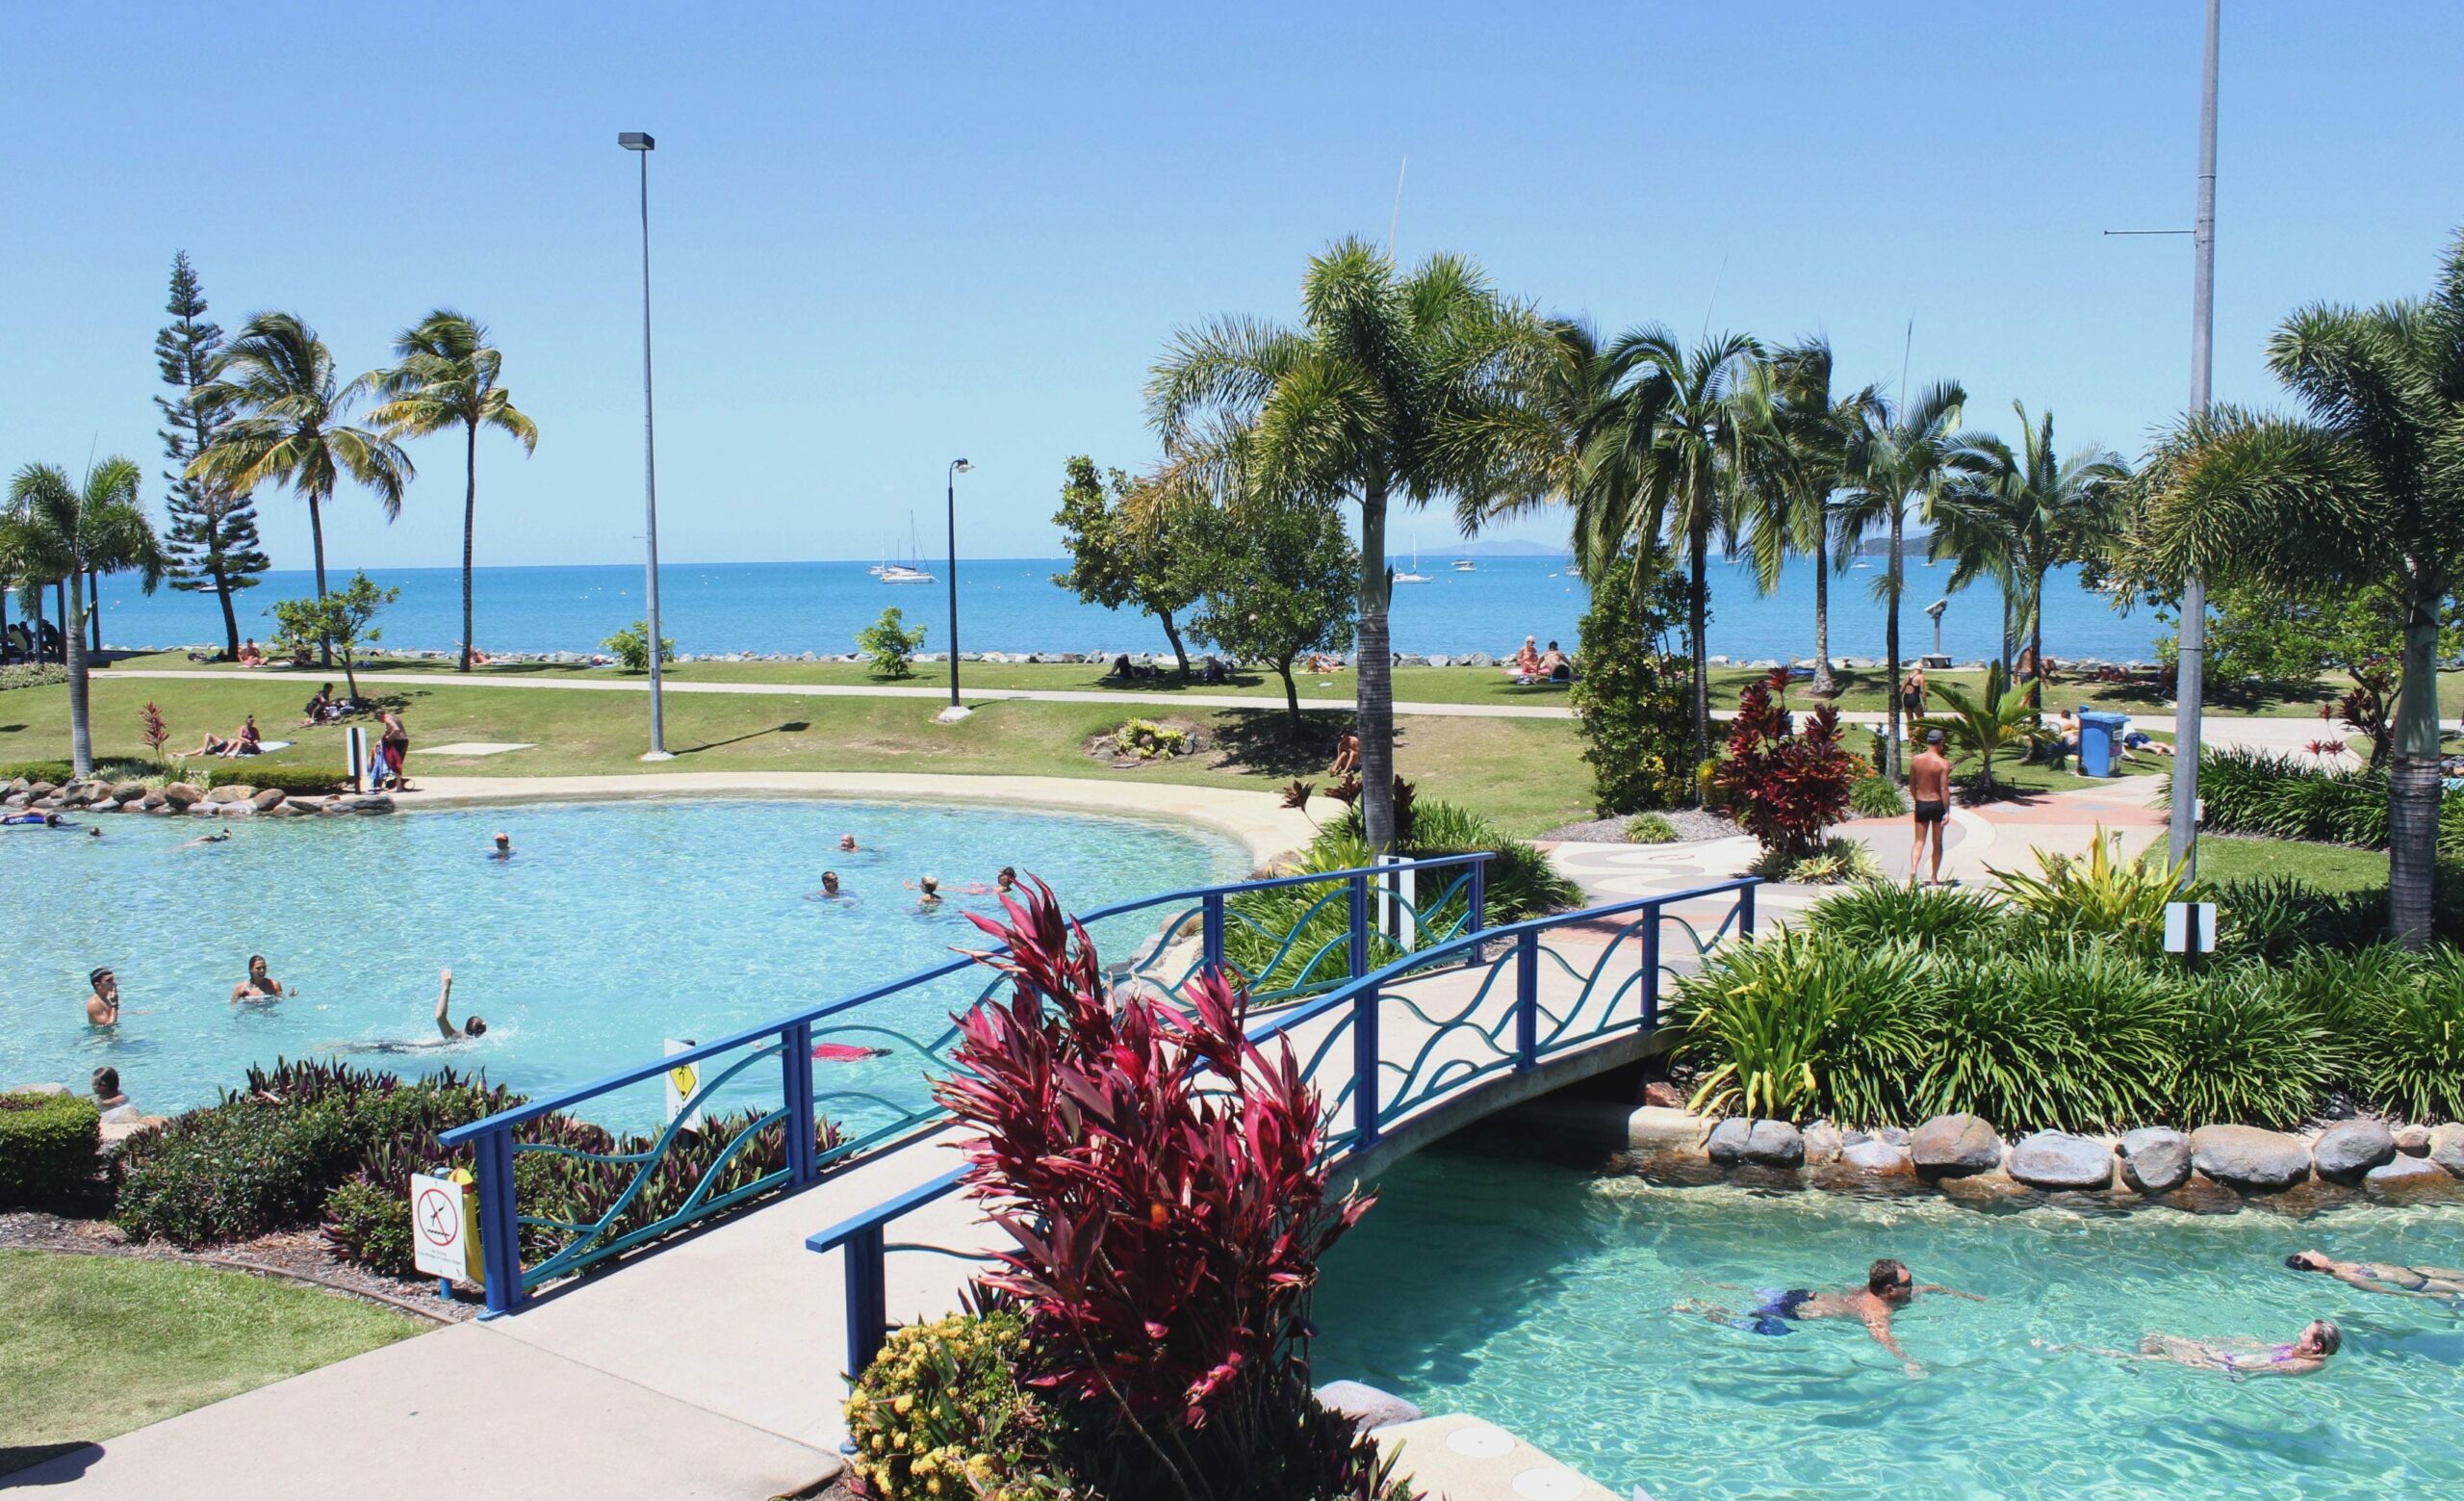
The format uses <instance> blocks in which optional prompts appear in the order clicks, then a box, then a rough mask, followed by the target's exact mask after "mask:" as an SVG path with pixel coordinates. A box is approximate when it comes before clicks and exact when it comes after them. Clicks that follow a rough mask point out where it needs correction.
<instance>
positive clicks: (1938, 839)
mask: <svg viewBox="0 0 2464 1501" xmlns="http://www.w3.org/2000/svg"><path fill="white" fill-rule="evenodd" d="M1908 795H1909V797H1910V799H1911V800H1912V802H1913V803H1914V804H1915V805H1916V807H1915V817H1916V842H1915V843H1914V844H1913V845H1912V846H1910V848H1909V851H1908V878H1909V879H1910V880H1911V881H1913V880H1915V879H1916V871H1917V868H1918V867H1920V866H1922V865H1923V864H1924V862H1925V845H1926V842H1927V841H1929V840H1930V841H1932V842H1933V846H1934V871H1933V875H1932V877H1931V878H1930V879H1929V880H1927V881H1926V883H1925V884H1926V885H1928V886H1939V885H1941V884H1942V822H1943V820H1944V819H1946V818H1948V817H1949V816H1950V815H1951V758H1950V757H1948V756H1946V755H1944V754H1942V732H1941V731H1939V730H1928V731H1926V732H1925V748H1924V749H1923V750H1921V751H1918V752H1917V753H1916V756H1915V759H1914V760H1912V761H1911V762H1910V763H1908Z"/></svg>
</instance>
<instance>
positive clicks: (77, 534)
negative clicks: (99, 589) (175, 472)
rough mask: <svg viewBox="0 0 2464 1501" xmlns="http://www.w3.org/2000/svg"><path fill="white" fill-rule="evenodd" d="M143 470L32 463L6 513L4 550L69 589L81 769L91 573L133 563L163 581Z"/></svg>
mask: <svg viewBox="0 0 2464 1501" xmlns="http://www.w3.org/2000/svg"><path fill="white" fill-rule="evenodd" d="M140 478H141V471H140V470H139V469H138V467H137V462H136V460H134V459H128V458H119V457H112V458H107V459H105V460H103V461H102V463H101V464H99V465H97V466H95V467H94V468H93V469H91V470H89V471H88V472H87V475H86V480H85V483H83V484H82V485H81V484H78V483H76V482H74V481H72V480H70V479H69V478H68V474H67V471H65V470H64V469H61V468H60V467H59V466H57V465H54V464H28V465H27V466H26V467H25V468H23V469H20V470H18V471H17V477H16V479H15V480H13V482H12V483H11V484H10V486H9V511H8V514H7V515H6V516H5V517H0V556H9V557H12V558H14V559H16V560H17V562H18V564H19V566H20V567H21V568H23V569H24V571H25V572H26V573H27V574H28V575H29V576H31V577H34V578H38V579H57V580H60V581H62V583H63V585H64V588H65V590H66V597H67V605H66V607H65V608H64V618H63V620H62V621H61V633H62V634H63V635H64V637H65V640H64V643H63V644H64V646H65V647H66V649H67V650H66V655H67V667H68V744H69V761H70V763H71V764H72V765H73V766H74V767H75V768H76V772H77V774H78V775H79V776H81V777H85V776H91V775H93V772H94V732H93V724H92V721H91V719H90V716H89V712H88V706H89V703H90V685H89V683H88V681H87V672H86V608H87V607H86V580H87V577H88V576H89V575H90V574H95V573H115V572H117V571H118V570H120V569H123V568H133V569H135V570H137V571H138V573H139V575H140V576H141V578H142V580H143V582H144V587H145V592H146V593H148V594H151V593H153V592H154V589H155V586H156V585H157V584H159V583H161V582H163V571H164V559H163V547H162V544H161V542H159V541H157V540H156V538H155V535H154V526H153V523H151V522H149V521H147V520H146V519H145V509H144V507H143V506H142V505H139V504H138V499H137V486H138V480H139V479H140Z"/></svg>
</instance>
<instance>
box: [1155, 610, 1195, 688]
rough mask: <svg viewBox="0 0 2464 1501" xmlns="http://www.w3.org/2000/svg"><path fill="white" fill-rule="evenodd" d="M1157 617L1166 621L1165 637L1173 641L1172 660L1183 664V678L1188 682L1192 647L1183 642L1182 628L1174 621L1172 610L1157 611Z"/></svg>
mask: <svg viewBox="0 0 2464 1501" xmlns="http://www.w3.org/2000/svg"><path fill="white" fill-rule="evenodd" d="M1155 618H1156V619H1158V620H1160V621H1162V622H1164V639H1165V640H1167V641H1169V642H1171V643H1172V660H1175V661H1177V662H1179V663H1180V664H1181V679H1182V681H1183V682H1187V681H1188V680H1189V675H1190V649H1189V648H1188V647H1186V646H1183V645H1182V644H1181V628H1180V627H1179V626H1178V625H1176V624H1174V623H1173V620H1172V612H1171V611H1170V610H1168V609H1159V610H1157V611H1155Z"/></svg>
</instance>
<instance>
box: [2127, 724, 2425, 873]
mask: <svg viewBox="0 0 2464 1501" xmlns="http://www.w3.org/2000/svg"><path fill="white" fill-rule="evenodd" d="M2171 780H2172V779H2171V777H2170V775H2168V776H2167V778H2166V782H2167V787H2166V793H2167V795H2170V793H2171V785H2170V784H2171ZM2198 792H2199V803H2200V805H2201V807H2202V809H2203V810H2204V821H2203V822H2202V823H2201V824H2200V827H2202V828H2205V829H2209V830H2211V831H2213V832H2215V833H2219V834H2263V835H2269V836H2271V837H2273V838H2276V839H2287V840H2312V841H2318V842H2320V843H2325V844H2350V845H2353V846H2355V847H2357V848H2360V849H2385V848H2386V847H2387V771H2386V769H2385V768H2384V767H2379V768H2375V769H2370V770H2358V771H2356V770H2346V769H2342V768H2335V767H2328V766H2314V765H2306V764H2303V763H2300V762H2297V761H2294V760H2291V759H2290V758H2287V757H2284V756H2279V755H2276V754H2273V753H2272V752H2269V751H2260V750H2247V749H2240V748H2236V749H2231V750H2221V751H2210V752H2207V753H2206V754H2204V755H2202V756H2200V757H2199V759H2198ZM2438 852H2439V855H2440V857H2441V858H2442V859H2447V860H2456V859H2464V795H2452V794H2449V795H2442V796H2441V798H2440V800H2439V805H2438Z"/></svg>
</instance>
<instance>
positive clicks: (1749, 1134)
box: [1703, 1115, 1754, 1168]
mask: <svg viewBox="0 0 2464 1501" xmlns="http://www.w3.org/2000/svg"><path fill="white" fill-rule="evenodd" d="M1753 1140H1754V1123H1753V1122H1751V1121H1749V1120H1747V1119H1746V1118H1745V1117H1743V1116H1741V1115H1732V1116H1730V1117H1729V1118H1728V1119H1727V1120H1725V1121H1722V1122H1721V1123H1720V1124H1719V1125H1717V1126H1712V1127H1711V1135H1710V1139H1709V1140H1708V1141H1706V1142H1705V1143H1704V1144H1703V1150H1704V1151H1705V1152H1707V1153H1709V1154H1710V1158H1711V1160H1712V1161H1714V1162H1716V1163H1718V1164H1719V1165H1720V1166H1722V1167H1724V1168H1732V1167H1735V1166H1736V1165H1737V1164H1739V1163H1741V1162H1743V1161H1744V1160H1745V1149H1746V1145H1747V1144H1748V1143H1749V1142H1751V1141H1753Z"/></svg>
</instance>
